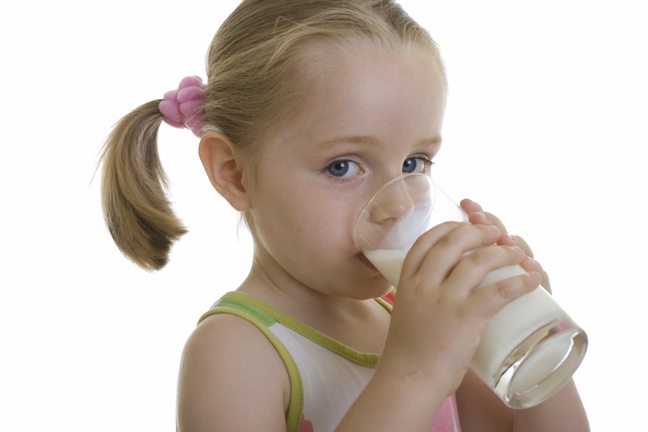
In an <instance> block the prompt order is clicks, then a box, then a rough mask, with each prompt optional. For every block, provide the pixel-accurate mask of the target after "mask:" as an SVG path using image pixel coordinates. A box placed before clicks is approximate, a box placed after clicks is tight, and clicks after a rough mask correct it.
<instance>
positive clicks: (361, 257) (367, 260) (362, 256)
mask: <svg viewBox="0 0 648 432" xmlns="http://www.w3.org/2000/svg"><path fill="white" fill-rule="evenodd" d="M358 255H359V258H360V261H362V263H363V264H364V265H366V266H367V267H369V268H370V269H371V270H374V271H376V272H378V269H377V268H376V266H374V265H373V264H372V263H371V261H369V259H367V257H366V256H364V254H362V253H360V254H358Z"/></svg>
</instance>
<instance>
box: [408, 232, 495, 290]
mask: <svg viewBox="0 0 648 432" xmlns="http://www.w3.org/2000/svg"><path fill="white" fill-rule="evenodd" d="M500 235H501V232H500V231H499V229H498V228H497V227H493V226H486V225H471V224H466V223H462V222H447V223H444V224H441V225H439V226H437V227H435V228H433V229H431V230H430V231H428V232H427V233H425V234H424V235H422V236H421V237H419V239H418V240H417V241H416V242H415V243H414V245H413V246H412V248H411V249H410V251H409V253H408V254H407V257H406V259H405V262H404V263H403V270H402V272H401V279H402V278H403V277H410V278H412V279H415V280H416V281H420V282H421V284H422V285H428V286H429V285H431V286H438V285H439V284H441V283H442V282H443V281H444V280H445V278H446V277H447V276H448V274H449V273H450V272H451V271H452V269H453V268H454V267H455V265H456V264H457V262H459V261H460V260H461V259H462V257H463V255H464V254H465V253H466V252H467V251H470V250H472V249H475V248H477V247H479V246H483V245H490V244H493V243H495V241H496V240H497V238H499V236H500ZM417 285H418V284H417Z"/></svg>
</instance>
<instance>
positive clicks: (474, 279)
mask: <svg viewBox="0 0 648 432" xmlns="http://www.w3.org/2000/svg"><path fill="white" fill-rule="evenodd" d="M524 259H525V255H524V251H523V250H522V249H521V248H519V247H517V246H500V245H492V246H485V247H482V248H480V249H478V250H476V251H474V252H472V253H470V254H468V255H466V256H464V257H463V258H462V259H461V261H460V262H459V263H457V265H456V266H455V267H454V269H453V270H452V273H451V274H450V275H449V276H448V278H447V281H446V284H447V285H448V290H449V295H450V296H454V297H457V298H459V297H466V296H469V295H471V294H472V292H473V291H474V289H475V288H476V287H477V286H479V285H480V284H481V283H482V281H483V280H484V279H485V278H486V276H487V275H488V273H490V272H491V271H493V270H495V269H499V268H502V267H506V266H512V265H516V264H519V263H520V262H521V261H522V260H524Z"/></svg>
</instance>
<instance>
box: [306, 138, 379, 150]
mask: <svg viewBox="0 0 648 432" xmlns="http://www.w3.org/2000/svg"><path fill="white" fill-rule="evenodd" d="M377 143H378V140H377V139H376V137H375V136H373V135H343V136H339V137H335V138H332V139H329V140H326V141H322V142H321V143H319V144H318V146H319V147H322V148H329V147H333V146H335V145H337V144H377Z"/></svg>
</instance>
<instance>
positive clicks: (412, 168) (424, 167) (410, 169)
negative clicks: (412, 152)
mask: <svg viewBox="0 0 648 432" xmlns="http://www.w3.org/2000/svg"><path fill="white" fill-rule="evenodd" d="M432 163H433V162H432V161H431V160H429V159H426V158H424V157H420V156H417V157H410V158H407V159H405V162H403V172H404V173H406V174H412V173H423V174H427V173H428V172H429V171H430V167H431V166H432Z"/></svg>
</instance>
